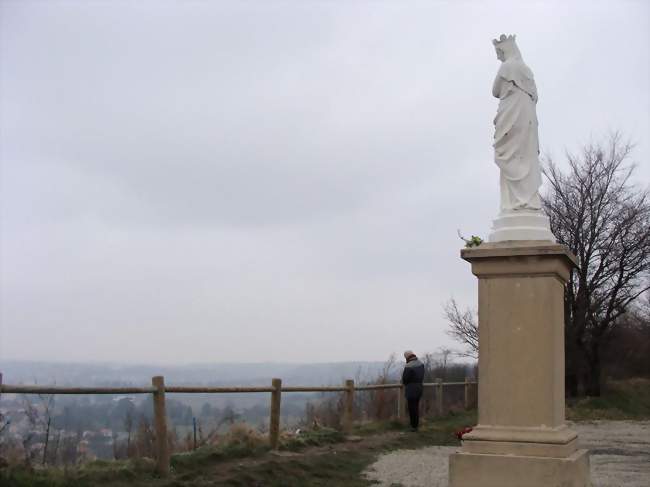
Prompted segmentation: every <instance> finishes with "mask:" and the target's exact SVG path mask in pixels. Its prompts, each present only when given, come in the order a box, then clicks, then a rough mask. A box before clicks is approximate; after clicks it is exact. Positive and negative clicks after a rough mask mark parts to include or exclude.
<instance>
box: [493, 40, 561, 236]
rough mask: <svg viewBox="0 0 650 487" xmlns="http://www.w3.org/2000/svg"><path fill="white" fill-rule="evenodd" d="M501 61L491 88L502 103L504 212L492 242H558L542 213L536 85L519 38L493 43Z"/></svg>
mask: <svg viewBox="0 0 650 487" xmlns="http://www.w3.org/2000/svg"><path fill="white" fill-rule="evenodd" d="M492 43H493V44H494V47H495V49H496V53H497V58H498V59H499V60H500V61H501V62H502V64H501V67H500V68H499V72H498V73H497V76H496V78H495V80H494V85H493V86H492V94H493V95H494V96H495V97H496V98H498V99H499V108H498V110H497V116H496V118H495V119H494V127H495V132H494V161H495V162H496V164H497V165H498V166H499V169H500V170H501V176H500V185H501V212H500V214H499V217H498V218H497V219H496V220H495V221H494V229H493V230H494V231H493V233H492V235H490V240H491V241H503V240H554V238H553V235H552V234H551V232H550V229H549V223H548V218H547V217H546V216H545V215H544V214H543V213H542V212H541V206H542V205H541V201H540V197H539V188H540V186H541V185H542V174H541V170H540V165H539V136H538V131H537V112H536V105H537V86H535V79H534V77H533V72H532V71H531V70H530V68H529V67H528V66H526V63H524V60H523V59H522V58H521V53H520V52H519V48H518V47H517V43H516V41H515V36H514V35H511V36H505V35H503V34H502V35H501V37H500V38H499V39H494V40H493V41H492Z"/></svg>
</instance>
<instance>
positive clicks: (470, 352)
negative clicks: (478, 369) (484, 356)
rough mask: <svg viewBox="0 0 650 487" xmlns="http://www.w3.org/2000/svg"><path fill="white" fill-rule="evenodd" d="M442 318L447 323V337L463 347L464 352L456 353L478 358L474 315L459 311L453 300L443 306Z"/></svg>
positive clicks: (476, 322) (471, 312) (468, 310)
mask: <svg viewBox="0 0 650 487" xmlns="http://www.w3.org/2000/svg"><path fill="white" fill-rule="evenodd" d="M443 316H444V318H445V319H446V320H447V322H448V323H449V329H448V330H447V335H449V336H450V337H452V338H453V339H454V340H456V341H458V342H460V343H462V344H463V345H464V346H465V351H463V352H457V353H458V355H461V356H465V357H473V358H478V321H477V319H476V313H475V312H474V311H473V310H471V309H469V308H467V309H465V310H461V309H460V308H459V307H458V303H457V302H456V300H455V299H453V298H452V299H450V300H449V301H447V302H446V303H445V304H444V305H443Z"/></svg>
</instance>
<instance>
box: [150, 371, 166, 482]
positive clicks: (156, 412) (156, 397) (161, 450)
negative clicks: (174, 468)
mask: <svg viewBox="0 0 650 487" xmlns="http://www.w3.org/2000/svg"><path fill="white" fill-rule="evenodd" d="M151 385H152V386H154V387H155V388H156V391H155V392H154V393H153V418H154V419H153V423H154V431H155V433H156V456H157V458H156V471H157V472H158V475H160V476H161V477H167V476H168V475H169V445H168V444H167V413H166V412H165V378H164V377H163V376H161V375H158V376H156V377H152V378H151Z"/></svg>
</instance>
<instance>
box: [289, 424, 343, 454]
mask: <svg viewBox="0 0 650 487" xmlns="http://www.w3.org/2000/svg"><path fill="white" fill-rule="evenodd" d="M344 440H345V435H344V434H343V433H342V432H340V431H337V430H335V429H332V428H320V429H317V430H304V431H301V433H300V434H299V435H295V436H290V437H284V438H282V439H281V441H280V450H288V451H300V450H302V449H304V448H306V447H308V446H323V445H332V444H335V443H340V442H342V441H344Z"/></svg>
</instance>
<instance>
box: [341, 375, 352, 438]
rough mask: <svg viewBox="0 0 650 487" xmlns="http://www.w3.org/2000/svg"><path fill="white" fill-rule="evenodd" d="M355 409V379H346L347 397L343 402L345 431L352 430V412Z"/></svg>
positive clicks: (346, 432) (349, 431)
mask: <svg viewBox="0 0 650 487" xmlns="http://www.w3.org/2000/svg"><path fill="white" fill-rule="evenodd" d="M353 409H354V381H353V380H346V381H345V399H344V402H343V432H344V433H345V434H350V433H351V432H352V413H353Z"/></svg>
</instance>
